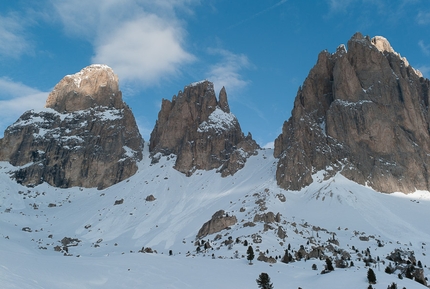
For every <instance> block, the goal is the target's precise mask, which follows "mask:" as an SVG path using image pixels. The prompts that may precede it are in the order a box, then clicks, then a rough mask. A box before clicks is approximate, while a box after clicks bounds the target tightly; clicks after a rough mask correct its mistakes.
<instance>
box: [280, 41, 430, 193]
mask: <svg viewBox="0 0 430 289" xmlns="http://www.w3.org/2000/svg"><path fill="white" fill-rule="evenodd" d="M429 100H430V81H429V80H428V79H425V78H423V77H422V75H421V73H420V72H419V71H417V70H415V69H413V68H412V67H411V66H410V65H409V63H408V62H407V60H406V59H405V58H402V57H401V56H400V55H399V54H398V53H396V52H395V51H394V50H393V48H392V47H391V45H390V43H389V42H388V41H387V40H386V39H385V38H383V37H374V38H372V39H370V38H369V37H363V36H362V35H361V34H360V33H356V34H355V35H354V36H353V37H352V38H351V39H350V40H349V41H348V50H346V48H345V47H344V46H343V45H341V46H339V47H338V48H337V51H336V52H335V53H333V54H331V53H329V52H327V51H323V52H321V53H320V54H319V56H318V61H317V64H316V65H315V66H314V67H313V68H312V70H311V71H310V73H309V75H308V77H307V78H306V80H305V82H304V83H303V86H302V87H300V88H299V91H298V93H297V96H296V99H295V102H294V108H293V111H292V116H291V118H290V119H289V120H288V121H287V122H285V123H284V126H283V129H282V134H281V135H279V137H278V138H277V139H276V141H275V150H274V155H275V157H277V158H279V162H278V166H277V172H276V179H277V182H278V184H279V185H280V186H281V187H283V188H285V189H291V190H299V189H301V188H303V187H305V186H307V185H309V184H310V183H311V182H312V174H314V173H316V172H318V171H321V170H325V171H326V177H331V176H333V175H334V174H336V173H338V172H340V173H341V174H343V175H344V176H345V177H347V178H349V179H350V180H353V181H355V182H357V183H360V184H363V185H364V184H366V185H369V186H371V187H372V188H374V189H375V190H377V191H380V192H387V193H390V192H395V191H400V192H404V193H409V192H413V191H415V190H430V183H429V167H428V164H430V135H429V122H430V115H429Z"/></svg>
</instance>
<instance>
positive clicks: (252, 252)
mask: <svg viewBox="0 0 430 289" xmlns="http://www.w3.org/2000/svg"><path fill="white" fill-rule="evenodd" d="M246 254H248V256H247V257H246V259H248V261H249V264H252V260H254V249H252V246H249V247H248V250H246Z"/></svg>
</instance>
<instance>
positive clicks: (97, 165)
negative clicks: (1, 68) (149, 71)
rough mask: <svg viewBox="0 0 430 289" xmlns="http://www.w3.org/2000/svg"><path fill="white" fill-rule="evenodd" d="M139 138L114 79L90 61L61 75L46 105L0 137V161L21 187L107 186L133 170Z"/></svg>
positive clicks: (138, 153) (140, 143)
mask: <svg viewBox="0 0 430 289" xmlns="http://www.w3.org/2000/svg"><path fill="white" fill-rule="evenodd" d="M142 148H143V140H142V137H141V135H140V133H139V130H138V128H137V125H136V122H135V119H134V116H133V113H132V112H131V110H130V108H129V107H128V106H127V105H126V104H125V103H124V102H123V101H122V95H121V91H120V90H119V87H118V77H117V76H116V75H115V74H114V73H113V71H112V69H111V68H109V67H107V66H105V65H91V66H89V67H86V68H84V69H83V70H82V71H80V72H78V73H76V74H74V75H68V76H66V77H64V78H63V79H62V80H61V81H60V82H59V83H58V84H57V85H56V86H55V88H54V90H53V91H52V92H51V93H50V95H49V97H48V99H47V101H46V109H44V110H41V111H33V110H32V111H27V112H26V113H24V114H23V115H22V116H21V117H20V118H19V119H18V120H17V121H16V122H15V123H14V124H13V125H11V126H9V127H8V128H7V129H6V131H5V134H4V138H3V139H1V140H0V160H2V161H8V162H10V163H11V164H12V165H14V166H18V168H17V170H16V171H15V172H14V175H13V176H14V178H15V179H16V180H17V181H18V182H19V183H22V184H24V185H37V184H40V183H42V182H47V183H49V184H51V185H53V186H57V187H63V188H64V187H72V186H82V187H98V188H100V189H101V188H105V187H108V186H110V185H113V184H115V183H117V182H120V181H122V180H124V179H126V178H128V177H130V176H132V175H133V174H134V173H135V172H136V171H137V165H136V162H137V161H138V160H140V159H142Z"/></svg>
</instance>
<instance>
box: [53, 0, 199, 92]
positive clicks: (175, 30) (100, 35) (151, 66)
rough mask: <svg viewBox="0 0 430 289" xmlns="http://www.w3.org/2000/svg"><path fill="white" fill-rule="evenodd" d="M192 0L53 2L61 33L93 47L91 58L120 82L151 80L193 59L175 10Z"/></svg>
mask: <svg viewBox="0 0 430 289" xmlns="http://www.w3.org/2000/svg"><path fill="white" fill-rule="evenodd" d="M192 2H194V1H193V0H182V1H181V0H161V1H155V2H154V1H150V0H124V1H116V0H102V1H87V0H73V1H62V2H58V1H55V2H54V1H53V2H52V3H53V5H54V6H55V8H56V10H57V11H58V14H59V17H60V20H61V22H62V23H63V24H64V26H65V29H66V31H67V32H68V33H69V34H70V35H73V36H78V37H83V38H85V39H87V40H88V41H90V42H91V43H92V45H93V47H94V51H95V55H94V56H93V58H92V61H93V62H98V63H104V64H107V65H109V66H111V67H112V68H113V69H114V71H115V73H117V74H118V75H119V77H120V79H121V80H124V81H137V82H139V81H141V82H142V83H143V84H144V85H146V86H150V85H154V84H157V83H158V81H159V80H160V79H163V78H164V77H167V76H174V75H176V74H177V73H179V72H180V69H181V67H182V65H184V64H187V63H189V62H190V61H193V60H194V56H193V55H192V54H191V53H189V52H187V51H186V48H185V47H184V43H185V37H186V33H185V30H184V29H183V23H182V22H180V21H179V20H178V19H177V16H176V10H177V9H179V10H185V11H187V12H185V13H190V12H189V11H188V10H187V5H189V4H190V3H192Z"/></svg>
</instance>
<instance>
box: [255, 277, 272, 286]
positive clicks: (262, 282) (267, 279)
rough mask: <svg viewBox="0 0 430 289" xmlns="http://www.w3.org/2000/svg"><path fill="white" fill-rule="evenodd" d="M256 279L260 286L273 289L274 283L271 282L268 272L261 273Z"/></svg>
mask: <svg viewBox="0 0 430 289" xmlns="http://www.w3.org/2000/svg"><path fill="white" fill-rule="evenodd" d="M256 281H257V285H258V288H261V289H273V283H270V277H269V275H268V274H267V273H261V274H260V276H258V279H257V280H256Z"/></svg>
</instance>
